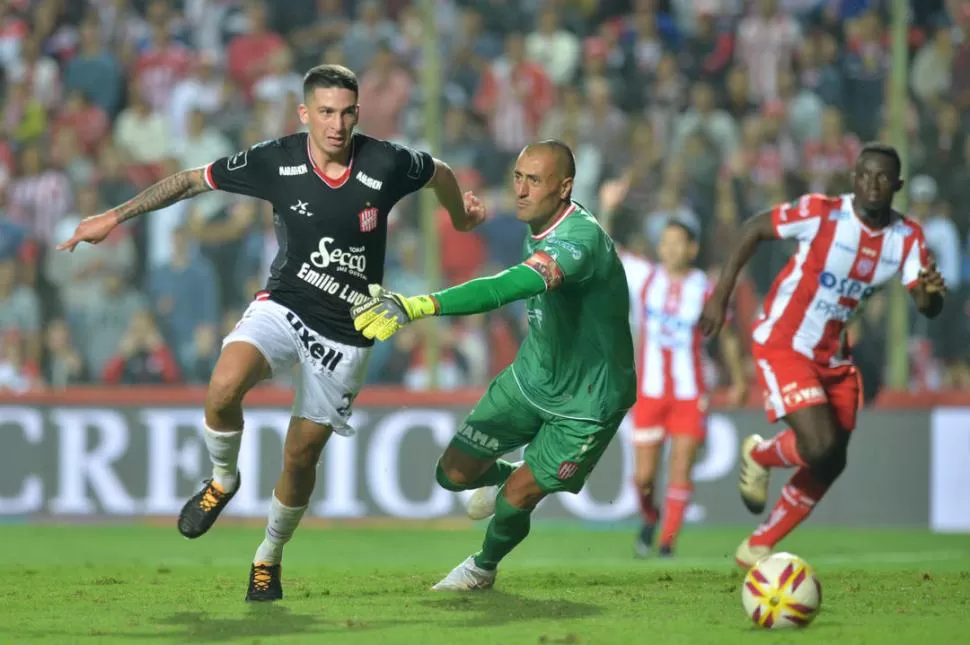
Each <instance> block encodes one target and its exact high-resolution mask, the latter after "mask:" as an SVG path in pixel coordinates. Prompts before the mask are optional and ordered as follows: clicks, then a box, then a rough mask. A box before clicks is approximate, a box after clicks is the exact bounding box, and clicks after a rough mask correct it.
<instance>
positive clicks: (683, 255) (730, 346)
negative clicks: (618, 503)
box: [621, 219, 747, 557]
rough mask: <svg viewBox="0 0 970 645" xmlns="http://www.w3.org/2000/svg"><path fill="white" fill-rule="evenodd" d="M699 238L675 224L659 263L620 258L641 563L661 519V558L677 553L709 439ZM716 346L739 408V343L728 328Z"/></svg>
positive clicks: (704, 284) (705, 293)
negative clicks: (626, 296)
mask: <svg viewBox="0 0 970 645" xmlns="http://www.w3.org/2000/svg"><path fill="white" fill-rule="evenodd" d="M697 237H698V233H697V231H695V230H694V229H693V228H691V226H690V225H689V224H686V223H684V222H681V221H679V220H676V219H671V220H670V221H669V222H668V223H667V225H666V226H665V227H664V229H663V231H662V233H661V236H660V242H659V244H658V246H657V255H658V257H659V259H660V262H659V263H658V264H651V263H649V262H647V261H646V260H644V259H641V258H639V257H637V256H635V255H633V254H630V253H624V254H623V255H622V256H621V257H622V260H623V265H624V268H625V269H626V274H627V282H628V284H629V287H630V296H631V302H632V303H633V305H632V307H631V310H632V318H633V325H634V329H635V330H636V338H637V358H636V362H637V373H638V381H639V389H638V391H637V403H636V405H635V406H634V407H633V415H632V416H633V443H634V447H635V453H634V454H635V459H636V466H635V471H634V483H635V485H636V487H637V493H638V495H639V500H640V514H641V517H642V519H643V527H642V529H641V530H640V533H639V535H638V536H637V540H636V543H635V551H636V554H637V556H639V557H647V556H648V555H649V554H650V551H651V547H652V546H653V541H654V533H655V532H656V529H657V523H658V521H659V520H660V519H661V518H662V519H663V524H662V525H661V526H660V547H659V551H658V552H659V554H660V555H661V556H670V555H673V549H674V544H675V542H676V540H677V535H678V533H679V532H680V527H681V524H682V523H683V520H684V512H685V511H686V510H687V505H688V504H689V503H690V497H691V493H692V492H693V489H694V487H693V483H692V481H691V468H692V467H693V465H694V460H695V459H696V457H697V451H698V449H699V448H700V447H701V445H702V444H703V443H704V440H705V438H706V435H707V408H708V405H709V392H708V386H707V380H708V379H707V378H706V375H705V373H706V372H707V371H708V370H707V369H706V368H707V367H708V366H709V363H710V359H709V357H708V356H707V355H706V354H705V352H704V349H703V335H702V333H701V331H700V329H699V327H698V321H699V320H700V316H701V311H702V310H703V307H704V303H705V302H706V301H707V298H708V297H709V296H710V294H711V284H710V282H709V280H708V278H707V276H706V275H705V273H704V272H703V271H701V270H700V269H696V268H694V267H693V263H694V260H695V259H696V258H697V253H698V250H699V245H698V240H697ZM719 340H720V348H721V352H722V358H723V360H724V364H725V366H726V367H727V369H728V372H729V373H730V375H731V385H732V386H731V390H730V403H731V404H732V405H740V404H741V403H743V402H744V400H745V398H746V396H747V385H746V383H745V378H744V368H743V366H742V363H741V350H740V345H739V344H738V339H737V337H736V336H735V335H734V333H733V332H730V331H729V330H728V329H727V328H726V329H725V330H724V331H723V332H722V334H721V336H720V339H719ZM667 439H670V457H669V463H668V475H667V490H666V494H665V496H664V507H663V513H660V512H659V510H658V509H657V507H656V505H655V504H654V490H655V487H656V479H657V470H658V467H659V465H660V459H661V457H662V456H663V448H664V443H665V441H666V440H667Z"/></svg>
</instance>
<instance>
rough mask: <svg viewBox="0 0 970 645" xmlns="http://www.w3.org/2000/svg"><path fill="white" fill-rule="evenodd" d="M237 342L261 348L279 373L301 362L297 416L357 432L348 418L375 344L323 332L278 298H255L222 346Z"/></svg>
mask: <svg viewBox="0 0 970 645" xmlns="http://www.w3.org/2000/svg"><path fill="white" fill-rule="evenodd" d="M235 342H243V343H249V344H250V345H252V346H253V347H255V348H256V349H258V350H259V351H260V353H261V354H262V355H263V357H264V358H265V359H266V362H267V363H269V366H270V368H271V369H272V370H273V375H277V374H280V373H282V372H284V371H286V370H288V369H291V368H292V367H293V366H294V365H297V364H298V365H299V366H300V367H299V374H298V378H297V385H296V397H295V399H294V401H293V416H295V417H302V418H304V419H309V420H310V421H313V422H315V423H319V424H321V425H326V426H330V427H332V428H333V431H334V432H336V433H337V434H341V435H344V436H350V435H353V434H354V429H353V428H351V427H350V426H349V425H348V424H347V420H348V419H349V418H350V413H351V407H352V405H353V402H354V398H355V397H356V396H357V392H359V391H360V387H361V385H363V382H364V375H365V373H366V371H367V360H368V358H370V348H369V347H354V346H352V345H344V344H343V343H338V342H337V341H334V340H330V339H329V338H326V337H324V336H321V335H320V334H318V333H316V332H314V331H313V330H312V329H310V328H309V327H307V326H306V325H305V324H303V321H302V320H301V319H300V318H299V317H298V316H297V315H296V314H295V313H293V312H292V311H290V310H289V309H287V308H286V307H284V306H283V305H281V304H279V303H276V302H273V301H272V300H255V301H253V302H252V303H250V305H249V307H247V308H246V311H245V312H244V313H243V315H242V318H240V319H239V322H238V323H237V324H236V328H235V329H234V330H233V331H232V332H231V333H230V334H229V335H228V336H226V337H225V339H223V341H222V346H223V348H224V347H225V346H226V345H228V344H229V343H235Z"/></svg>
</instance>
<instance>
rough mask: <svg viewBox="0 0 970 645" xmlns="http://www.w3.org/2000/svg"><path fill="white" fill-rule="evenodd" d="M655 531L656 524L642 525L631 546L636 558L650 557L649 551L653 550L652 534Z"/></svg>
mask: <svg viewBox="0 0 970 645" xmlns="http://www.w3.org/2000/svg"><path fill="white" fill-rule="evenodd" d="M656 530H657V525H656V524H644V525H643V528H642V529H640V534H639V535H638V536H637V541H636V542H635V543H634V545H633V550H634V554H635V556H636V557H638V558H647V557H650V550H651V548H653V534H654V532H655V531H656Z"/></svg>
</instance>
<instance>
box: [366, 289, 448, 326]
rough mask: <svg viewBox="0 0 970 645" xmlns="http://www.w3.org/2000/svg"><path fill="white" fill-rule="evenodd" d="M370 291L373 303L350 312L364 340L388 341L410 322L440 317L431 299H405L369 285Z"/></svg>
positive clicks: (370, 302) (413, 297) (369, 302)
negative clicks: (435, 316) (437, 315)
mask: <svg viewBox="0 0 970 645" xmlns="http://www.w3.org/2000/svg"><path fill="white" fill-rule="evenodd" d="M368 290H369V291H370V295H371V297H370V299H369V300H367V301H366V302H364V303H362V304H359V305H357V306H356V307H352V308H351V310H350V315H351V316H353V318H354V329H356V330H357V331H359V332H360V333H362V334H363V335H364V338H374V339H377V340H387V339H388V338H390V337H391V336H393V335H394V334H395V333H396V332H397V331H398V330H399V329H401V327H403V326H404V325H406V324H408V323H409V322H411V321H414V320H418V319H419V318H424V317H425V316H434V315H435V314H436V313H438V307H437V304H436V303H435V301H434V298H432V297H431V296H402V295H401V294H399V293H394V292H392V291H386V290H385V289H384V288H383V287H382V286H381V285H379V284H372V285H369V286H368Z"/></svg>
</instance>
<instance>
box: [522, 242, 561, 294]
mask: <svg viewBox="0 0 970 645" xmlns="http://www.w3.org/2000/svg"><path fill="white" fill-rule="evenodd" d="M525 265H526V266H527V267H529V268H531V269H532V270H534V271H535V272H536V273H538V274H539V275H540V276H541V277H542V279H543V280H544V281H545V283H546V290H547V291H549V290H552V289H555V288H557V287H558V286H559V285H561V284H562V282H563V279H564V277H565V276H563V273H562V268H561V267H560V266H559V264H558V263H556V261H555V260H554V259H553V258H552V256H551V255H549V254H548V253H546V252H545V251H535V252H534V253H533V254H532V255H531V256H529V258H528V259H527V260H526V261H525Z"/></svg>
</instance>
